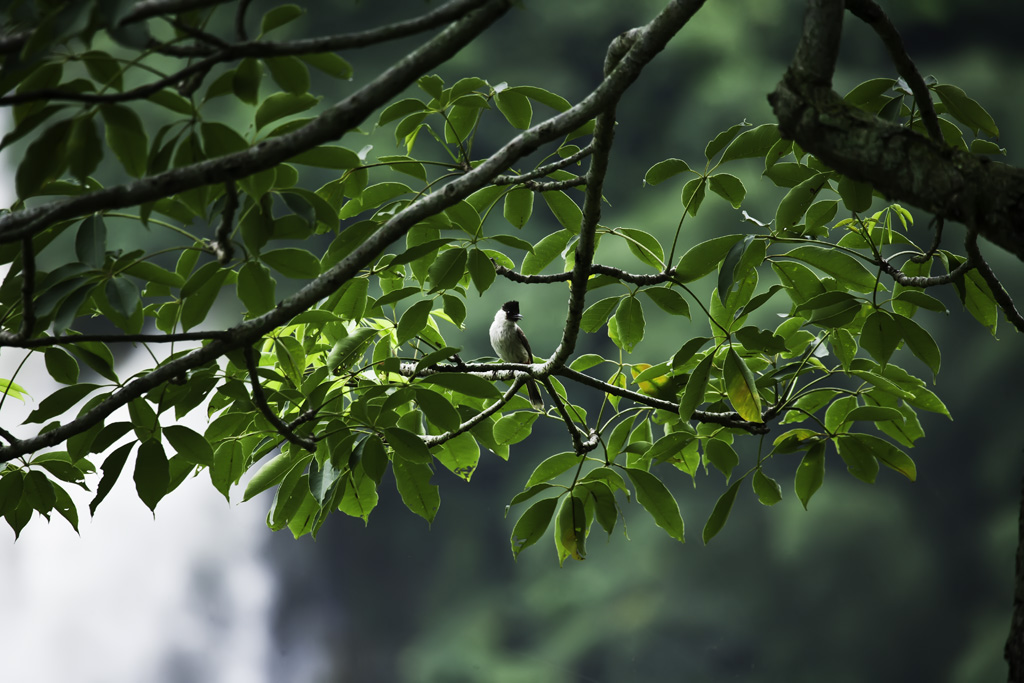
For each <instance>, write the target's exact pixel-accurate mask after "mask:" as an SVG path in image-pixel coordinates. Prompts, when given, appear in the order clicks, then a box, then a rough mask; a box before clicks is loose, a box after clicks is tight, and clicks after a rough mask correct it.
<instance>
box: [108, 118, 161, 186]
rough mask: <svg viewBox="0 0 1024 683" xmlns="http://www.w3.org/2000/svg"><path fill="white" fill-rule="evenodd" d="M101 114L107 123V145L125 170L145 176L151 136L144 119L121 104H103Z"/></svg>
mask: <svg viewBox="0 0 1024 683" xmlns="http://www.w3.org/2000/svg"><path fill="white" fill-rule="evenodd" d="M100 114H101V115H102V116H103V121H104V123H105V124H106V137H107V145H109V146H110V149H111V150H113V152H114V154H115V155H116V156H117V158H118V159H119V160H120V161H121V164H122V165H123V166H124V170H125V171H127V172H128V175H130V176H133V177H135V178H141V177H142V176H144V175H145V174H146V154H147V153H148V151H149V137H148V136H147V135H146V130H145V128H144V127H143V125H142V119H141V118H139V115H138V114H137V113H135V111H134V110H133V109H129V108H128V107H125V106H122V105H119V104H106V105H103V106H101V107H100Z"/></svg>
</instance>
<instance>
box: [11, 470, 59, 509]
mask: <svg viewBox="0 0 1024 683" xmlns="http://www.w3.org/2000/svg"><path fill="white" fill-rule="evenodd" d="M56 502H57V496H56V494H54V492H53V482H51V481H50V479H49V477H47V476H46V475H45V474H43V473H42V471H40V470H30V471H29V472H27V473H26V474H25V479H24V483H23V484H22V490H21V502H20V503H19V507H20V506H21V505H25V504H26V503H28V504H30V505H31V506H32V507H33V508H34V509H35V510H37V511H38V512H39V513H40V514H42V515H46V516H47V517H49V514H50V510H52V509H53V506H54V504H55V503H56Z"/></svg>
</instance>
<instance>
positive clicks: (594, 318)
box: [580, 296, 620, 332]
mask: <svg viewBox="0 0 1024 683" xmlns="http://www.w3.org/2000/svg"><path fill="white" fill-rule="evenodd" d="M619 300H620V297H617V296H611V297H608V298H607V299H601V300H600V301H596V302H594V303H592V304H591V305H590V306H588V307H587V310H585V311H583V316H582V317H581V318H580V328H581V329H582V330H583V331H584V332H597V331H598V330H600V329H601V328H602V327H604V324H605V323H606V322H608V317H609V316H610V315H611V314H612V311H613V310H615V307H616V306H617V305H618V303H619Z"/></svg>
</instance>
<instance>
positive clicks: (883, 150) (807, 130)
mask: <svg viewBox="0 0 1024 683" xmlns="http://www.w3.org/2000/svg"><path fill="white" fill-rule="evenodd" d="M835 4H837V3H834V2H825V1H824V0H813V1H812V2H809V3H808V13H807V19H806V21H805V24H804V33H803V35H802V37H801V41H800V48H799V49H798V50H797V55H796V57H795V58H794V60H793V63H792V64H791V65H790V67H789V69H788V70H787V71H786V74H785V76H784V77H783V79H782V81H781V82H780V83H779V85H778V86H777V87H776V89H775V91H774V92H773V93H772V94H771V95H769V97H768V100H769V102H770V103H771V105H772V108H773V109H774V111H775V115H776V117H778V120H779V130H780V132H781V133H782V135H783V136H784V137H786V138H789V139H792V140H795V141H796V142H797V143H798V144H799V145H800V146H801V147H802V148H803V149H805V150H807V151H809V152H812V153H813V154H814V155H815V156H817V157H818V158H819V159H821V160H822V161H823V162H824V163H826V164H827V165H829V166H830V167H832V168H834V169H836V170H837V171H839V172H840V173H842V174H843V175H846V176H847V177H849V178H852V179H853V180H859V181H864V182H869V183H871V184H872V185H873V186H874V188H875V189H876V190H877V191H879V192H881V193H882V194H883V195H885V196H886V197H887V198H889V199H891V200H898V201H901V202H906V203H908V204H911V205H913V206H916V207H918V208H921V209H924V210H925V211H929V212H931V213H934V214H936V215H939V216H943V217H944V218H947V219H952V220H955V221H958V222H960V223H963V224H965V225H975V226H977V228H978V231H979V234H980V235H981V236H982V237H984V238H985V239H987V240H988V241H990V242H992V243H993V244H995V245H997V246H999V247H1001V248H1002V249H1005V250H1006V251H1008V252H1010V253H1012V254H1014V255H1016V256H1017V257H1018V258H1020V259H1024V224H1022V221H1021V218H1020V217H1021V215H1024V170H1021V169H1019V168H1015V167H1013V166H1009V165H1007V164H1003V163H1000V162H997V161H991V160H989V159H987V158H985V157H981V156H978V155H974V154H969V153H967V152H962V151H960V150H957V149H953V148H950V147H947V146H945V145H944V144H942V143H940V142H936V141H934V140H931V139H929V138H926V137H924V136H923V135H920V134H918V133H916V132H914V131H912V130H908V129H906V128H903V127H901V126H898V125H896V124H893V123H889V122H887V121H883V120H881V119H879V118H877V117H875V116H872V115H870V114H868V113H866V112H864V111H861V110H860V109H857V108H855V107H853V106H850V105H848V104H846V103H845V102H843V100H842V98H841V97H840V96H839V95H838V94H837V93H835V92H834V91H833V90H832V88H831V85H830V84H829V83H830V81H831V70H832V66H831V64H830V65H828V66H827V68H825V66H824V65H818V66H816V65H814V64H813V63H812V62H813V60H815V59H822V60H826V59H831V56H830V53H828V52H827V50H826V49H825V48H824V47H823V46H822V42H823V41H824V40H825V39H826V37H833V38H834V37H836V36H837V35H838V33H837V28H836V18H835V8H834V5H835ZM838 4H841V3H838ZM839 21H840V23H841V18H840V20H839ZM835 39H836V40H837V38H835ZM833 63H834V62H833Z"/></svg>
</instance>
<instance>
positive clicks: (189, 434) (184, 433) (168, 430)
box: [162, 425, 213, 467]
mask: <svg viewBox="0 0 1024 683" xmlns="http://www.w3.org/2000/svg"><path fill="white" fill-rule="evenodd" d="M162 431H163V435H164V437H165V438H166V439H167V441H168V442H169V443H170V444H171V447H172V448H173V449H174V452H175V453H177V454H178V455H179V456H181V457H182V458H183V459H184V460H185V461H187V462H190V463H192V464H193V465H202V466H204V467H210V466H212V465H213V448H212V447H211V446H210V442H209V441H207V440H206V439H205V438H203V435H202V434H199V433H198V432H196V431H194V430H192V429H190V428H188V427H185V426H183V425H170V426H168V427H163V428H162Z"/></svg>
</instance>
